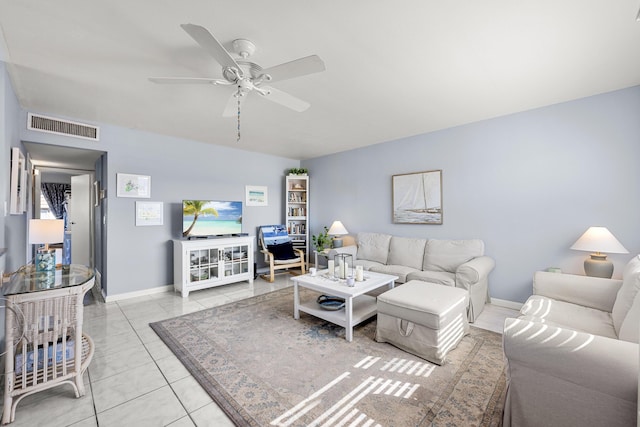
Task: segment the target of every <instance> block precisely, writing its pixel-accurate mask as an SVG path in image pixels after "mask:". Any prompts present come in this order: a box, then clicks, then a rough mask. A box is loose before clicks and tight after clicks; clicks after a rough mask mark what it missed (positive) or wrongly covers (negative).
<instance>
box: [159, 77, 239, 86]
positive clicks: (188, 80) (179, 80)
mask: <svg viewBox="0 0 640 427" xmlns="http://www.w3.org/2000/svg"><path fill="white" fill-rule="evenodd" d="M149 81H152V82H154V83H160V84H211V85H229V84H231V83H230V82H228V81H226V80H220V79H208V78H204V77H149Z"/></svg>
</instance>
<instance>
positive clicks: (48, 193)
mask: <svg viewBox="0 0 640 427" xmlns="http://www.w3.org/2000/svg"><path fill="white" fill-rule="evenodd" d="M41 187H42V195H43V196H44V198H45V200H46V201H47V203H48V204H49V209H51V212H52V213H53V214H54V215H55V217H56V218H57V219H63V217H64V211H65V206H64V205H65V201H64V192H65V191H71V185H70V184H55V183H53V182H43V183H42V184H41Z"/></svg>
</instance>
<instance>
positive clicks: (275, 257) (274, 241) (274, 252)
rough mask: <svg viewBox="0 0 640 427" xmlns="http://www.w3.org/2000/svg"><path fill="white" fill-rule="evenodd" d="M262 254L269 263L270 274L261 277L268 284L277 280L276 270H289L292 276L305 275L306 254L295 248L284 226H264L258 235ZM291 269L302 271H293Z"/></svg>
mask: <svg viewBox="0 0 640 427" xmlns="http://www.w3.org/2000/svg"><path fill="white" fill-rule="evenodd" d="M258 241H259V244H260V252H262V253H263V254H264V255H265V261H267V262H268V263H269V274H268V275H266V274H261V275H260V277H261V278H263V279H264V280H266V281H268V282H273V280H274V279H275V271H276V270H287V272H289V273H290V274H305V272H306V265H305V254H304V251H303V250H302V249H298V248H295V247H294V246H293V243H292V241H291V237H290V236H289V234H288V233H287V227H285V226H284V225H262V226H260V231H259V233H258ZM291 269H296V270H297V269H300V271H299V272H298V271H292V270H291Z"/></svg>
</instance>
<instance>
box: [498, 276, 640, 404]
mask: <svg viewBox="0 0 640 427" xmlns="http://www.w3.org/2000/svg"><path fill="white" fill-rule="evenodd" d="M554 274H557V273H554ZM502 339H503V348H504V354H505V356H506V357H507V360H508V363H509V369H510V370H513V369H517V367H518V366H521V367H523V368H526V369H527V370H529V371H533V372H537V373H538V374H535V375H534V376H535V378H531V379H530V380H531V381H532V382H533V383H538V384H539V383H540V382H543V381H544V378H549V377H551V378H555V379H560V380H563V381H564V382H565V383H566V384H567V387H575V391H576V393H581V389H582V388H584V389H587V390H592V391H597V392H600V393H603V394H605V395H609V396H614V397H616V398H618V399H622V400H626V401H629V402H634V403H635V402H637V398H638V344H636V343H630V342H627V341H621V340H617V339H613V338H607V337H602V336H598V335H592V334H588V333H584V332H576V331H574V330H571V329H564V328H558V327H551V326H549V325H546V324H543V323H539V322H532V321H528V320H521V319H512V318H507V319H506V320H505V324H504V332H503V336H502Z"/></svg>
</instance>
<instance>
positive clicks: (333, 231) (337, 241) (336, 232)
mask: <svg viewBox="0 0 640 427" xmlns="http://www.w3.org/2000/svg"><path fill="white" fill-rule="evenodd" d="M327 234H328V235H330V236H342V235H345V234H349V232H348V231H347V229H346V228H344V225H342V221H333V224H331V227H330V228H329V231H327ZM332 242H333V243H332V244H333V247H334V248H341V247H342V238H340V237H334V238H333V240H332Z"/></svg>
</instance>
